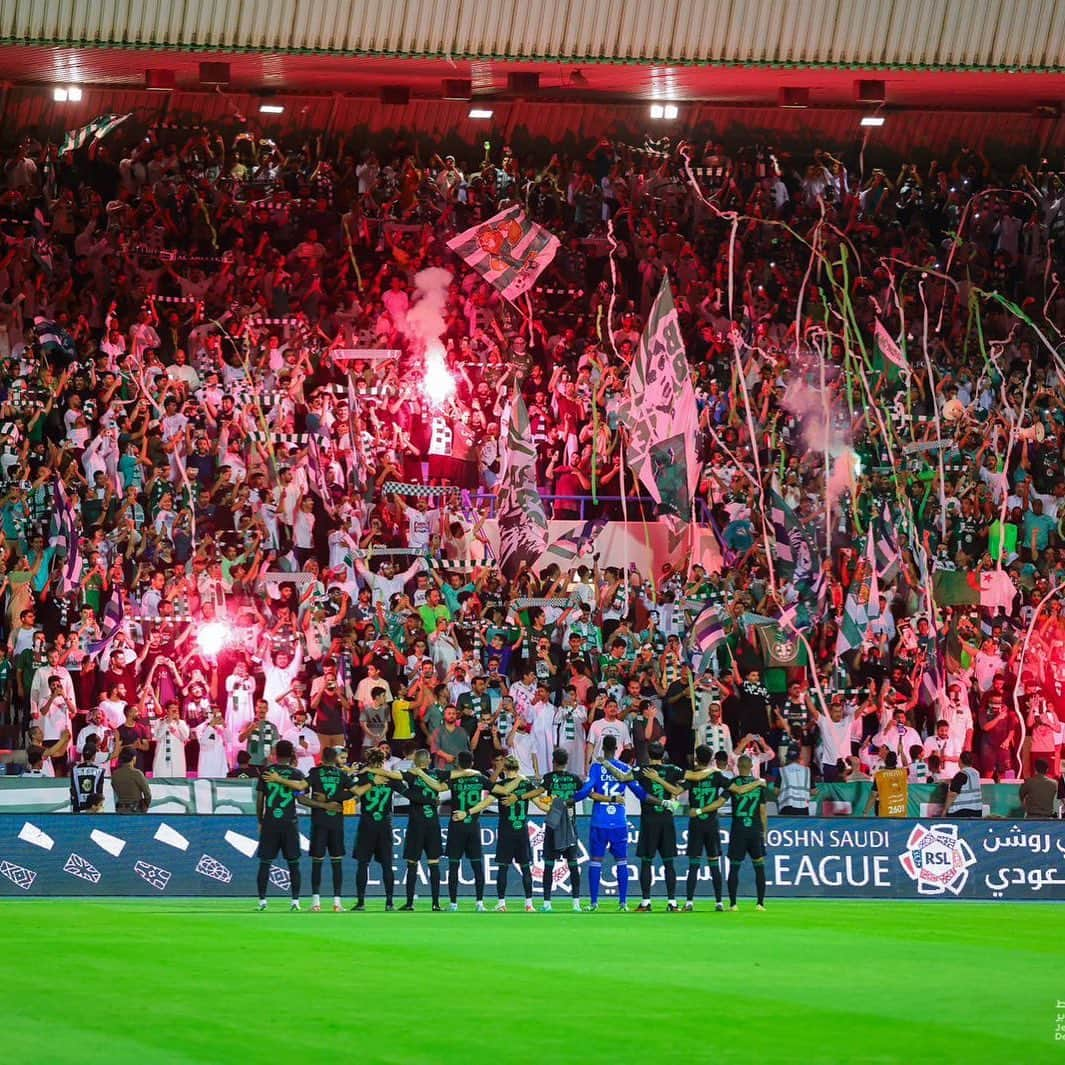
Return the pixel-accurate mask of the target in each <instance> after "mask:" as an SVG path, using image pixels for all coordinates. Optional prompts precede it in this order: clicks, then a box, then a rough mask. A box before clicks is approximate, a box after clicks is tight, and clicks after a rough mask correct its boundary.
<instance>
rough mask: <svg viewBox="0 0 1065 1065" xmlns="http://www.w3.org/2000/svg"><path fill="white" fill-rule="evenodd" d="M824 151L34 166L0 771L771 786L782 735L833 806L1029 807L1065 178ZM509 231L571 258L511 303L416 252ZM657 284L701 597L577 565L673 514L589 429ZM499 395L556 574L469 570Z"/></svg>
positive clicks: (105, 143) (116, 150)
mask: <svg viewBox="0 0 1065 1065" xmlns="http://www.w3.org/2000/svg"><path fill="white" fill-rule="evenodd" d="M858 166H859V160H858V158H857V157H856V158H849V157H848V158H847V159H840V158H837V157H836V156H835V155H833V154H831V153H830V152H828V151H823V150H818V151H815V152H814V153H813V155H812V157H810V158H799V157H790V156H788V155H786V154H785V153H781V152H774V151H773V150H772V149H771V148H769V147H765V146H752V147H747V148H743V149H741V150H738V151H735V152H730V151H729V150H727V149H726V148H725V146H723V145H722V144H719V143H714V142H710V141H708V142H706V143H705V144H687V143H685V144H680V145H671V144H668V143H659V144H651V143H648V144H645V145H642V146H634V145H626V144H620V143H615V142H611V141H610V140H607V139H602V140H600V141H599V142H598V143H596V144H594V145H593V146H591V150H590V151H589V152H588V153H587V155H586V156H585V157H583V158H561V157H559V156H554V157H552V158H550V159H525V158H519V157H518V156H517V155H515V154H514V153H512V152H511V151H510V149H509V148H507V147H505V146H498V147H496V148H495V149H492V150H490V151H488V152H487V153H486V155H485V157H484V158H483V160H478V159H477V158H476V157H474V156H471V157H470V158H469V159H468V160H466V161H461V160H456V159H454V158H452V157H451V156H447V157H443V158H442V157H440V156H438V155H433V156H432V157H430V158H422V157H421V156H420V155H419V154H418V153H417V152H416V151H414V150H413V149H412V147H411V146H410V145H409V144H406V143H403V142H400V141H397V142H396V143H394V144H393V145H392V146H391V148H390V149H389V150H387V151H382V152H381V153H380V154H378V153H376V152H375V151H373V150H370V149H367V148H362V149H359V148H357V147H355V146H351V145H348V144H344V143H342V144H341V145H340V147H339V148H338V149H337V151H336V152H335V153H332V154H330V155H329V156H328V157H326V156H325V155H324V154H322V152H321V150H320V142H318V144H315V143H300V142H299V141H295V142H293V143H291V144H287V143H284V142H282V143H274V142H273V141H271V140H269V139H267V138H266V137H264V136H261V135H259V133H258V132H256V131H251V132H249V131H248V130H241V131H240V132H238V133H236V134H234V135H231V136H225V135H223V132H222V131H221V130H202V129H185V130H181V129H166V128H149V129H143V128H142V127H140V126H138V125H137V123H136V121H134V120H131V121H129V122H127V123H124V124H123V125H121V126H119V127H118V128H117V129H115V130H114V131H112V132H110V133H108V135H107V136H106V137H102V138H100V139H93V138H92V137H91V136H90V137H89V138H88V139H87V141H86V142H85V143H83V144H82V145H81V146H80V147H78V148H76V149H75V150H73V151H68V152H65V153H63V154H60V153H59V151H58V150H57V149H56V148H55V146H53V145H43V144H41V143H39V142H36V141H34V140H33V139H32V138H27V139H25V140H24V141H23V142H22V143H21V144H20V145H19V146H18V148H17V150H16V151H15V152H14V153H13V154H11V155H9V156H8V157H7V158H6V159H5V160H4V162H3V187H4V192H3V194H2V196H0V237H2V240H3V247H2V249H0V255H2V258H0V395H2V396H3V404H2V407H0V435H2V436H3V442H2V443H3V453H2V455H0V475H2V478H3V483H2V493H3V494H2V498H0V522H2V526H3V536H4V547H5V551H4V560H3V569H4V571H5V572H4V574H3V584H2V593H3V596H4V610H3V614H2V625H3V630H4V631H3V640H2V642H0V684H2V685H3V694H4V703H5V706H6V708H7V711H6V714H7V722H8V735H9V736H11V737H13V740H14V743H15V744H16V745H20V746H24V747H25V748H26V749H27V751H28V764H27V767H26V768H27V770H28V771H30V772H41V773H45V774H52V773H58V774H62V773H64V772H65V771H66V766H67V762H68V758H71V757H73V751H77V752H79V753H80V752H82V751H83V750H84V748H85V746H86V744H87V743H92V744H95V747H96V758H97V759H98V760H99V762H100V763H101V764H110V763H112V762H114V763H115V764H117V760H118V756H119V749H120V748H122V747H125V748H131V749H133V750H134V751H135V752H136V754H135V763H136V764H138V765H139V766H140V767H141V768H143V769H144V770H148V771H151V772H153V773H154V774H155V775H156V776H159V777H181V776H185V775H186V774H187V773H195V774H198V775H199V776H212V777H215V776H225V775H227V774H228V775H254V774H255V773H256V772H257V767H259V766H262V765H264V764H266V763H267V762H268V761H269V760H270V755H271V752H272V750H273V749H274V747H275V746H276V744H277V742H278V741H279V740H280V739H288V740H290V741H291V742H292V743H293V744H294V746H295V748H296V752H297V760H298V763H299V764H300V765H301V766H305V767H309V766H311V765H313V764H314V763H315V761H316V760H317V759H318V758H319V754H320V751H321V749H322V748H324V747H327V746H346V747H347V748H348V749H349V752H350V754H351V756H352V757H353V758H357V759H361V758H362V757H363V755H364V754H365V753H366V752H368V751H369V750H370V749H372V748H374V747H378V746H380V745H382V744H386V745H388V746H389V748H390V754H391V755H392V756H393V757H394V758H400V759H402V758H404V757H405V756H407V755H408V754H409V753H410V752H411V751H412V750H413V749H414V748H416V747H422V746H425V747H428V748H429V749H430V750H431V751H432V754H433V757H434V759H435V762H436V766H437V768H439V769H445V768H447V767H448V766H450V765H452V764H453V763H454V762H455V760H456V758H457V757H458V755H459V754H460V753H461V752H462V751H465V750H470V751H472V753H473V757H474V764H475V766H476V767H477V768H479V769H482V770H487V769H488V768H490V767H491V766H492V765H493V763H494V762H495V760H496V759H497V758H498V757H499V756H501V755H512V756H514V757H516V758H517V759H518V761H519V764H520V767H521V770H522V772H525V773H529V774H536V773H543V772H546V771H547V769H548V767H549V766H550V765H551V757H552V752H553V750H554V749H555V748H556V747H562V748H564V749H566V750H567V752H568V753H569V759H570V761H569V765H570V768H571V770H572V771H573V772H574V773H576V774H578V775H581V774H583V773H584V772H585V770H586V769H587V767H588V765H589V763H590V760H591V759H592V758H593V757H595V756H596V755H598V754H599V753H600V752H601V746H602V741H603V738H604V737H605V736H614V737H616V739H617V741H618V746H619V749H620V750H621V751H623V752H624V757H625V758H626V759H628V760H632V761H636V762H643V761H646V758H647V749H648V745H649V744H651V743H653V742H655V741H660V742H662V743H663V744H664V745H665V747H666V750H667V753H668V757H669V758H670V759H671V760H672V761H673V762H675V763H676V764H678V765H681V766H687V765H689V764H690V760H691V754H692V751H693V749H694V747H695V745H696V744H701V743H705V744H707V745H708V746H709V747H710V748H711V749H713V750H714V751H721V750H723V751H725V752H726V753H727V755H728V757H729V758H730V759H733V760H735V758H737V757H738V756H739V755H740V754H743V753H745V754H747V755H749V756H750V757H751V758H752V760H753V762H754V765H755V767H756V771H757V772H758V773H759V774H760V775H763V776H774V775H775V774H777V773H778V772H779V769H780V767H781V765H782V764H783V763H784V762H785V761H786V760H787V758H788V753H789V751H790V752H791V753H792V755H794V756H797V758H798V759H799V761H800V762H801V763H802V764H804V765H809V766H810V767H811V768H812V770H813V774H814V779H824V780H826V781H835V780H847V779H863V778H867V777H866V775H867V774H870V773H872V772H874V771H875V770H877V769H878V768H880V767H882V766H883V765H885V764H886V762H887V760H888V759H891V760H892V761H893V762H894V761H897V762H898V764H899V765H901V766H904V767H907V768H908V769H909V770H910V773H911V778H912V779H914V780H925V779H932V780H950V779H952V778H954V776H955V774H957V772H958V768H959V760H960V759H961V756H962V752H963V751H972V752H973V755H974V759H975V763H976V765H977V767H978V768H979V770H980V772H981V774H982V776H983V777H984V778H994V779H1000V778H1011V777H1013V776H1015V775H1019V774H1021V773H1022V772H1025V773H1026V772H1027V771H1028V767H1029V765H1030V764H1031V762H1032V761H1033V760H1035V759H1040V760H1046V761H1047V762H1048V765H1049V766H1050V768H1051V775H1052V776H1054V777H1057V776H1059V774H1060V755H1061V747H1062V743H1063V741H1065V618H1063V616H1062V601H1061V594H1060V593H1061V592H1062V582H1063V581H1065V542H1063V537H1062V530H1061V522H1062V519H1065V471H1063V453H1065V452H1063V447H1065V373H1063V371H1065V365H1063V363H1062V361H1061V354H1060V352H1059V351H1058V348H1059V346H1060V341H1061V337H1062V334H1061V333H1060V329H1062V328H1065V291H1062V290H1061V286H1060V285H1059V283H1058V281H1057V271H1058V270H1059V268H1060V250H1059V249H1060V247H1061V232H1060V231H1061V229H1062V227H1063V226H1065V209H1063V208H1065V186H1063V185H1062V183H1061V181H1060V179H1059V178H1058V176H1057V175H1056V174H1055V173H1054V172H1053V171H1052V170H1051V168H1050V167H1049V166H1048V165H1046V164H1045V161H1044V163H1043V164H1041V165H1039V166H1035V167H1034V170H1029V169H1028V168H1026V167H1024V166H1021V167H1018V168H1017V169H1016V170H1015V171H1014V172H1012V173H998V174H996V173H995V172H994V171H993V169H992V166H991V164H990V163H989V161H988V160H987V159H986V158H984V157H983V156H982V155H981V154H980V153H979V152H974V151H970V150H967V149H966V150H963V151H962V152H961V153H960V154H958V156H957V157H956V158H954V159H953V160H951V161H948V160H942V161H939V162H933V163H932V164H931V165H930V166H929V167H918V166H916V165H913V164H907V165H905V166H903V167H902V169H901V172H899V173H898V174H897V175H891V176H889V175H888V174H886V173H883V172H882V171H880V170H873V171H872V172H870V173H861V172H860V170H859V169H858ZM515 203H520V204H522V205H523V206H524V208H525V210H526V212H527V215H528V217H529V219H531V220H533V221H535V222H537V223H539V224H540V225H542V226H544V227H546V228H547V229H549V230H550V231H551V232H553V233H554V234H555V235H556V236H557V237H558V238H559V240H560V241H561V247H560V248H559V250H558V253H557V254H556V255H555V257H554V260H553V262H552V263H551V265H550V266H549V267H548V268H547V270H546V271H545V272H544V273H543V274H542V275H541V276H540V277H539V279H538V282H537V284H536V286H535V287H534V288H532V290H531V291H530V292H529V293H528V298H523V299H522V300H520V301H515V302H514V303H511V302H510V301H508V300H505V299H503V298H502V296H501V295H500V293H499V291H498V290H497V289H496V288H493V286H492V285H491V284H489V283H488V282H487V281H486V280H485V279H484V278H483V276H482V275H481V274H479V273H478V272H476V271H475V270H473V269H472V268H471V267H470V266H469V265H468V263H466V262H465V261H464V260H463V259H462V258H461V257H459V256H458V255H456V254H454V253H453V252H451V251H450V250H449V249H448V247H447V245H446V241H447V240H448V239H450V238H451V237H453V236H454V235H455V234H456V233H458V232H460V231H462V230H464V229H466V228H467V227H469V226H473V225H475V224H476V223H478V222H481V221H484V220H486V219H488V218H490V217H491V216H493V215H494V214H495V213H496V212H497V211H498V210H500V209H501V208H503V207H506V206H508V205H510V204H515ZM427 268H441V269H443V270H446V271H448V273H449V274H450V275H451V278H450V280H449V281H447V282H446V283H443V284H441V282H440V281H439V275H438V274H433V275H430V277H431V278H435V279H436V280H434V281H433V282H432V283H433V284H434V285H437V286H438V288H436V289H435V290H432V291H430V290H429V289H428V288H427V283H425V282H422V281H416V278H418V277H423V278H424V277H425V276H426V275H424V274H422V272H423V271H425V270H426V269H427ZM663 277H668V278H669V280H670V283H671V287H672V291H673V294H674V301H675V304H676V308H677V314H678V317H679V323H680V327H681V331H682V334H683V337H684V340H685V344H686V350H687V356H688V360H689V363H690V368H691V375H692V381H693V384H694V386H695V390H696V397H697V401H698V410H699V439H698V448H699V452H698V454H699V459H700V462H701V463H702V473H701V481H700V486H699V492H698V494H697V498H696V500H695V518H696V519H697V520H698V521H700V522H703V523H705V524H708V525H710V526H712V528H713V530H714V532H715V535H716V538H717V542H718V545H719V551H720V556H721V558H722V560H723V564H722V566H721V567H720V570H719V571H718V572H707V570H706V569H704V567H703V566H701V565H699V564H696V563H695V562H694V561H692V560H690V559H689V561H688V563H687V564H682V565H677V566H674V565H670V564H660V563H657V562H656V564H655V565H654V567H653V569H652V571H650V572H640V571H639V570H637V569H633V568H630V569H628V570H626V568H625V567H624V565H622V564H619V563H618V560H616V559H611V560H609V561H610V564H609V565H608V564H606V562H605V561H604V560H602V559H600V558H599V556H598V554H597V553H596V548H595V535H596V533H597V531H598V529H599V528H600V525H601V522H602V521H603V520H618V519H620V518H622V517H623V516H626V517H627V518H628V519H629V520H630V521H631V522H636V523H640V522H650V521H654V520H675V516H672V515H668V514H667V513H666V511H667V510H668V508H659V507H658V506H656V505H655V504H654V503H653V502H652V501H651V500H649V499H648V498H647V496H646V495H645V494H643V489H642V488H641V486H640V484H639V483H638V482H636V479H635V478H634V477H632V476H631V475H629V474H627V473H626V471H625V470H624V469H623V466H622V464H623V461H624V455H625V439H624V438H625V432H624V430H623V428H622V427H621V425H620V423H619V409H620V406H621V404H622V402H623V399H624V395H625V389H626V379H627V375H628V372H629V368H630V365H631V364H632V362H633V360H634V359H635V358H636V357H637V355H638V350H639V346H640V339H641V333H642V329H643V326H644V324H645V322H646V320H647V317H648V314H649V312H650V311H651V308H652V304H653V302H654V299H655V296H656V294H657V293H658V291H659V287H660V285H661V282H662V279H663ZM430 305H432V306H433V307H434V308H435V309H434V310H433V312H432V314H433V315H435V318H433V319H432V320H433V321H438V322H439V323H440V330H439V333H438V334H437V335H439V336H440V339H441V343H442V344H443V346H444V349H445V352H446V356H445V357H446V373H445V374H444V375H443V376H444V378H445V383H447V382H453V384H454V388H453V390H451V389H450V388H448V387H445V388H444V389H443V392H442V394H440V395H437V394H435V392H434V389H433V388H431V387H429V384H428V378H427V377H426V373H427V367H426V365H425V343H424V338H425V329H426V319H427V314H426V309H427V308H428V307H429V306H430ZM430 317H431V316H430ZM430 324H431V323H430ZM896 345H897V346H896ZM349 375H350V377H349ZM349 385H350V387H349ZM519 394H520V395H521V396H522V398H523V399H524V400H525V404H526V407H527V409H528V414H529V424H530V433H531V437H532V441H533V442H534V443H535V447H536V472H537V482H538V484H539V486H540V490H541V494H542V497H543V498H544V500H545V502H546V505H547V508H548V513H549V516H551V517H553V518H556V519H570V520H572V521H573V522H574V523H575V524H576V529H575V534H574V542H573V552H572V553H573V559H572V564H571V565H567V564H566V563H562V564H559V563H558V562H557V561H556V562H554V563H553V564H552V565H550V566H546V567H544V568H543V569H541V568H540V567H537V566H533V567H523V568H522V569H521V570H520V572H518V573H516V574H513V575H511V577H510V579H507V578H506V577H504V575H503V573H502V572H501V570H500V568H499V567H498V566H497V565H496V564H495V561H496V560H495V558H494V553H493V550H492V546H491V536H490V525H491V518H492V516H493V513H494V511H493V506H494V500H493V490H494V488H495V487H496V484H497V479H498V476H499V472H500V463H501V458H502V455H501V448H502V443H501V439H500V425H501V420H504V421H505V418H506V411H507V408H508V406H509V405H510V403H511V402H512V400H513V398H514V397H515V396H517V395H519ZM874 547H875V551H874ZM867 558H871V559H873V563H872V568H873V570H875V573H874V574H873V575H872V576H873V579H872V582H871V583H870V572H869V570H870V564H869V562H868V561H867ZM863 587H864V589H865V594H866V595H872V597H873V601H872V602H871V603H869V604H865V603H864V602H862V603H858V605H859V606H860V607H861V608H862V609H863V610H864V611H865V614H864V615H863V616H862V619H861V624H860V626H859V628H860V631H859V632H858V633H857V634H854V633H848V632H845V631H844V632H841V629H844V630H845V629H846V627H847V619H848V614H850V616H852V617H853V610H850V611H849V607H848V604H849V603H854V602H856V601H857V600H858V599H860V597H861V593H862V588H863ZM699 619H703V621H704V624H702V625H696V622H697V621H699ZM707 619H708V620H707ZM711 623H713V624H712V625H711ZM708 627H712V628H713V631H714V635H713V636H712V637H710V638H707V637H706V636H705V631H706V630H707V628H708ZM127 760H128V756H127Z"/></svg>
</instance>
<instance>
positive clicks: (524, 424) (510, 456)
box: [496, 396, 547, 580]
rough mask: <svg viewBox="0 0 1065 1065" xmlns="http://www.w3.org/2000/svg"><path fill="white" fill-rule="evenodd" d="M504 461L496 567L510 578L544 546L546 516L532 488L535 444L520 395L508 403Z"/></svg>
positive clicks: (497, 514)
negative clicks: (508, 417)
mask: <svg viewBox="0 0 1065 1065" xmlns="http://www.w3.org/2000/svg"><path fill="white" fill-rule="evenodd" d="M504 447H505V449H506V450H505V455H504V457H505V460H506V461H505V464H504V470H503V473H502V476H501V477H500V481H499V495H498V497H497V500H496V503H497V506H496V517H497V519H498V521H499V566H500V569H502V571H503V575H504V576H505V577H506V578H507V579H508V580H510V579H511V578H512V577H513V576H514V575H515V574H516V573H517V572H518V569H519V568H520V567H521V564H522V563H523V562H524V563H527V564H528V565H530V566H531V565H532V564H533V563H534V562H535V561H536V560H537V559H538V558H539V557H540V556H541V555H542V554H543V553H544V551H545V549H546V548H547V515H546V514H545V513H544V504H543V501H542V500H541V499H540V493H539V492H538V491H537V489H536V445H535V444H534V443H533V440H532V433H531V431H530V429H529V412H528V411H527V410H526V409H525V403H524V402H523V401H522V398H521V396H516V397H515V398H514V400H513V402H512V403H511V405H510V419H509V422H508V425H507V436H506V440H505V441H504Z"/></svg>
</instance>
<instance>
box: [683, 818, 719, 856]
mask: <svg viewBox="0 0 1065 1065" xmlns="http://www.w3.org/2000/svg"><path fill="white" fill-rule="evenodd" d="M685 853H686V854H687V855H688V857H689V858H700V857H702V855H704V854H705V855H706V856H707V858H720V857H721V826H720V825H719V824H718V821H717V818H716V817H708V818H707V819H706V820H705V821H700V820H698V818H695V817H693V818H691V819H690V820H689V821H688V848H687V850H686V851H685Z"/></svg>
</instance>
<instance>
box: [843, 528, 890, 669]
mask: <svg viewBox="0 0 1065 1065" xmlns="http://www.w3.org/2000/svg"><path fill="white" fill-rule="evenodd" d="M873 541H874V537H873V535H872V533H869V534H867V535H866V537H865V550H864V551H863V552H862V558H861V561H860V562H859V563H858V568H857V570H855V573H854V579H853V580H852V581H851V586H850V588H849V589H848V591H847V601H846V602H845V603H844V604H843V617H842V619H841V620H840V623H839V635H838V636H837V637H836V655H837V657H838V656H839V655H842V654H846V653H847V652H848V651H853V650H854V649H855V648H856V647H860V646H861V644H862V641H863V640H864V639H865V632H866V629H868V627H869V622H870V621H872V620H873V618H875V617H876V615H877V611H878V609H879V599H880V589H879V586H878V584H877V579H876V546H875V544H874V542H873Z"/></svg>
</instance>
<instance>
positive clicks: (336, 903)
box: [333, 895, 340, 906]
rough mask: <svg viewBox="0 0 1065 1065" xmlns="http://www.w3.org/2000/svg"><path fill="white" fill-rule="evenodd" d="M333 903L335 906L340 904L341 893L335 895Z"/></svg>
mask: <svg viewBox="0 0 1065 1065" xmlns="http://www.w3.org/2000/svg"><path fill="white" fill-rule="evenodd" d="M333 905H334V906H339V905H340V896H339V895H334V896H333Z"/></svg>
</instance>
